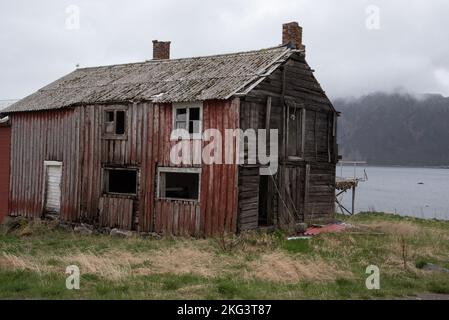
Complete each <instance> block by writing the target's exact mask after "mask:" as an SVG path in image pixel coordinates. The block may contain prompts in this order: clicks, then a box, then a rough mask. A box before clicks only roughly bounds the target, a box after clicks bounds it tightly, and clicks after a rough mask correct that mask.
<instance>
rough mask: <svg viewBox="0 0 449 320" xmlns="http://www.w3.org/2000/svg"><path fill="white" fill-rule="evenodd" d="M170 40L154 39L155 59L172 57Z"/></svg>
mask: <svg viewBox="0 0 449 320" xmlns="http://www.w3.org/2000/svg"><path fill="white" fill-rule="evenodd" d="M170 43H171V42H170V41H158V40H153V60H167V59H170Z"/></svg>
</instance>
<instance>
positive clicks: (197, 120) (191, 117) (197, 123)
mask: <svg viewBox="0 0 449 320" xmlns="http://www.w3.org/2000/svg"><path fill="white" fill-rule="evenodd" d="M173 110H174V112H173V117H174V128H175V129H184V130H187V131H188V132H189V133H190V134H192V135H197V134H201V129H202V128H201V105H200V104H198V103H193V104H181V105H177V106H175V107H174V109H173Z"/></svg>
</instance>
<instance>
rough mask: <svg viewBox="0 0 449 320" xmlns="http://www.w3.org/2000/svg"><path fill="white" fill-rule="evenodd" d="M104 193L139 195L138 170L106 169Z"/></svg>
mask: <svg viewBox="0 0 449 320" xmlns="http://www.w3.org/2000/svg"><path fill="white" fill-rule="evenodd" d="M104 191H105V193H112V194H124V195H137V170H136V169H124V168H106V169H105V170H104Z"/></svg>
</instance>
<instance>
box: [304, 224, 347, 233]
mask: <svg viewBox="0 0 449 320" xmlns="http://www.w3.org/2000/svg"><path fill="white" fill-rule="evenodd" d="M346 227H347V225H345V224H342V223H332V224H328V225H325V226H323V227H310V228H308V229H307V230H306V232H304V235H306V236H314V235H317V234H320V233H326V232H341V231H343V230H345V229H346Z"/></svg>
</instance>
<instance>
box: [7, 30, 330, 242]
mask: <svg viewBox="0 0 449 320" xmlns="http://www.w3.org/2000/svg"><path fill="white" fill-rule="evenodd" d="M282 36H283V41H282V42H283V43H282V45H280V46H278V47H273V48H269V49H263V50H257V51H251V52H242V53H232V54H223V55H216V56H206V57H197V58H185V59H170V57H169V55H170V42H159V41H154V42H153V60H149V61H146V62H142V63H130V64H122V65H112V66H104V67H94V68H82V69H77V70H75V71H74V72H72V73H70V74H68V75H67V76H64V77H63V78H61V79H59V80H57V81H55V82H53V83H51V84H49V85H48V86H46V87H44V88H42V89H40V90H39V91H37V92H36V93H34V94H31V95H30V96H28V97H26V98H24V99H22V100H20V101H18V102H17V103H15V104H13V105H11V106H10V107H8V108H7V109H5V110H3V111H2V114H1V116H2V117H3V118H4V121H3V122H2V125H1V128H0V154H1V156H2V158H1V166H0V167H1V168H0V177H9V179H3V178H2V179H1V181H0V192H1V193H0V196H1V199H0V202H1V203H2V206H4V207H5V208H3V209H2V210H4V211H5V212H7V213H8V214H9V215H11V216H25V217H42V216H44V215H46V214H48V213H52V214H59V216H60V219H61V220H63V221H68V222H85V223H90V224H93V225H96V226H99V227H111V228H113V227H117V228H122V229H132V230H138V231H141V232H150V231H151V232H158V233H168V234H175V235H195V236H209V235H214V234H219V233H223V232H230V233H234V232H240V231H244V230H249V229H255V228H258V227H261V226H281V227H282V226H285V225H288V224H291V223H295V222H301V221H316V220H326V219H329V218H331V217H332V215H333V214H334V209H335V208H334V197H335V165H336V162H337V144H336V117H337V113H336V111H335V110H334V108H333V106H332V104H331V102H330V101H329V99H328V98H327V97H326V94H325V92H324V91H323V90H322V89H321V87H320V84H319V83H318V81H317V80H316V79H315V77H314V75H313V70H312V69H311V68H310V67H309V65H308V64H307V62H306V60H305V47H304V46H303V44H302V28H301V27H300V26H299V25H298V24H297V23H296V22H293V23H288V24H285V25H283V34H282ZM5 117H7V121H6V120H5ZM174 128H185V129H186V130H188V132H189V133H190V134H192V136H195V135H196V139H200V141H201V143H202V144H203V145H204V144H206V143H207V142H206V141H203V140H201V139H203V136H202V135H201V133H202V132H203V131H204V130H206V129H208V128H214V129H218V130H224V129H242V130H246V129H255V130H258V129H278V130H279V141H278V143H279V159H278V170H277V173H276V174H275V175H272V176H270V175H261V174H260V170H259V169H260V167H261V164H259V163H256V164H247V163H241V164H238V163H234V164H217V163H213V164H204V163H202V164H196V165H184V164H181V165H175V164H173V163H172V162H171V161H170V149H171V147H172V146H173V144H174V143H176V141H171V139H170V135H171V132H172V129H174ZM198 134H199V138H198ZM248 143H252V142H248V141H246V144H245V146H247V145H248ZM5 157H8V158H9V160H7V159H6V158H5ZM4 189H5V190H7V191H6V192H4Z"/></svg>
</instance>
